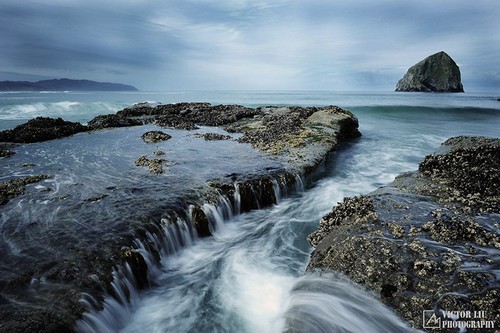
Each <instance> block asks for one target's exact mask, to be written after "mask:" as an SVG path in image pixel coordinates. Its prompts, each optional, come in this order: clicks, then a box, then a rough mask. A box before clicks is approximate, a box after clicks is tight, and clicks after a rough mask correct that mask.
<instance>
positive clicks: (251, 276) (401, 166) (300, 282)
mask: <svg viewBox="0 0 500 333" xmlns="http://www.w3.org/2000/svg"><path fill="white" fill-rule="evenodd" d="M46 95H47V96H46ZM496 98H497V96H496V95H494V94H418V93H415V94H413V93H359V92H352V93H332V92H242V91H237V92H236V91H235V92H172V93H81V94H80V93H78V94H77V93H69V92H67V93H54V94H40V93H8V94H0V127H2V128H11V127H13V125H14V124H16V123H17V122H22V121H25V120H27V119H28V118H31V117H35V116H51V117H57V116H61V117H63V118H64V119H67V120H74V121H81V122H86V121H88V120H90V119H91V118H92V117H93V116H95V115H97V114H104V113H112V112H115V111H118V110H119V109H121V108H123V107H125V106H128V105H131V104H133V103H136V102H142V101H150V102H161V103H172V102H182V101H208V102H211V103H213V104H220V103H224V104H243V105H246V106H251V107H255V106H259V105H303V106H312V105H318V106H320V105H330V104H333V105H338V106H340V107H343V108H347V109H349V110H351V111H352V112H353V113H354V114H355V115H356V116H357V117H358V118H359V121H360V131H361V132H362V134H363V136H362V137H361V138H359V139H356V140H352V141H351V142H349V143H346V144H344V145H342V146H341V147H339V149H338V150H337V151H336V152H335V153H334V154H332V155H331V156H330V157H329V158H328V159H327V160H325V163H324V164H323V165H322V166H321V167H320V169H319V170H318V172H317V173H316V174H315V176H314V177H311V178H310V179H308V180H305V189H304V190H303V191H297V192H296V193H294V194H292V195H288V196H286V197H284V198H283V199H282V200H281V201H280V202H279V204H277V205H274V206H273V207H269V208H266V209H263V210H259V211H253V212H249V213H245V214H241V215H236V216H234V217H232V218H228V217H226V218H225V219H224V221H223V227H220V228H219V229H218V230H217V231H216V232H215V234H214V236H213V237H211V238H206V239H194V240H193V242H192V244H190V245H189V246H185V247H183V248H179V249H176V251H173V253H172V252H171V253H170V254H168V255H166V256H164V258H162V266H161V267H160V268H159V271H158V272H157V275H156V277H155V286H154V287H152V288H151V289H149V290H146V291H143V292H140V293H138V294H137V295H136V296H135V297H134V299H133V301H132V303H131V304H128V305H127V306H123V304H115V303H113V304H114V305H113V304H112V305H109V307H108V309H111V310H112V311H109V312H107V313H104V312H98V311H94V312H91V313H89V314H88V315H87V316H86V317H85V319H84V321H82V322H80V323H79V326H78V328H79V329H80V330H81V331H102V330H104V331H106V330H107V331H121V332H145V331H147V332H281V331H283V330H284V329H289V330H290V331H294V332H295V331H297V332H325V333H326V332H403V331H407V330H409V328H408V326H407V325H406V324H405V323H404V322H403V321H402V320H400V319H399V318H397V316H396V315H395V314H394V313H393V312H392V311H391V310H390V309H388V308H386V307H385V306H383V305H382V304H381V303H380V302H379V301H378V300H377V299H376V297H375V296H374V295H371V294H370V293H369V292H367V291H366V290H363V288H362V287H360V286H356V285H354V284H353V283H351V282H350V281H348V280H347V279H345V278H344V277H342V276H340V275H336V274H335V273H331V274H326V275H318V274H305V275H304V272H305V267H306V265H307V261H308V257H309V254H310V252H311V250H312V249H311V247H310V246H309V244H308V243H307V241H306V237H307V235H308V234H309V233H311V232H312V231H313V230H314V229H315V228H316V227H317V225H318V223H319V219H320V218H321V217H322V216H323V215H325V214H326V213H328V212H329V211H330V210H331V208H332V207H333V206H334V205H335V204H336V203H337V202H340V201H342V199H343V198H344V197H347V196H353V195H359V194H366V193H369V192H370V191H373V190H375V189H377V188H378V187H380V186H384V185H387V184H388V183H390V182H391V181H392V180H393V179H394V177H395V176H396V175H397V174H399V173H401V172H405V171H412V170H415V169H417V167H418V163H419V161H421V160H422V159H423V158H424V156H425V155H427V154H430V153H432V152H433V151H435V150H436V149H437V148H438V147H439V145H440V143H441V142H443V141H445V140H446V139H447V138H449V137H451V136H456V135H484V136H495V137H498V136H499V134H500V130H499V129H500V102H498V101H497V100H496ZM45 144H47V145H49V146H51V145H57V144H58V143H57V141H52V142H48V143H45ZM75 144H76V143H75ZM122 209H124V210H126V209H127V207H122ZM109 304H111V303H109Z"/></svg>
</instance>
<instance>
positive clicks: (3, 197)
mask: <svg viewBox="0 0 500 333" xmlns="http://www.w3.org/2000/svg"><path fill="white" fill-rule="evenodd" d="M49 178H51V177H50V176H48V175H39V176H28V177H23V178H15V179H11V180H9V181H6V182H0V205H3V204H5V203H6V202H7V201H8V200H9V199H11V198H13V197H15V196H18V195H20V194H22V193H23V192H24V188H25V187H26V185H28V184H34V183H38V182H40V181H42V180H44V179H49Z"/></svg>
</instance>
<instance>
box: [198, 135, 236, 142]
mask: <svg viewBox="0 0 500 333" xmlns="http://www.w3.org/2000/svg"><path fill="white" fill-rule="evenodd" d="M194 136H195V137H197V138H203V139H205V141H216V140H231V139H232V138H231V136H229V135H224V134H217V133H204V134H195V135H194Z"/></svg>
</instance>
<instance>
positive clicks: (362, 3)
mask: <svg viewBox="0 0 500 333" xmlns="http://www.w3.org/2000/svg"><path fill="white" fill-rule="evenodd" d="M499 14H500V3H498V2H496V1H488V0H478V1H474V2H473V3H471V2H470V1H465V0H462V1H451V0H443V1H439V2H436V1H434V0H432V1H431V0H420V1H404V2H402V1H396V0H380V1H377V2H373V1H368V0H357V1H334V2H333V1H326V0H312V1H308V2H304V1H298V0H265V1H250V0H220V1H212V0H182V1H181V0H168V1H160V0H149V1H146V0H126V1H118V0H111V1H97V0H89V1H81V0H64V1H63V0H47V1H44V2H42V1H14V0H4V1H2V3H0V52H1V54H2V57H1V58H0V68H2V69H3V70H4V71H5V72H17V73H25V74H33V75H41V76H53V77H58V76H61V75H64V76H68V77H73V78H82V77H85V78H89V79H96V80H103V81H112V80H115V81H121V82H125V83H130V84H135V85H137V86H139V87H140V88H141V89H152V90H161V89H207V88H216V89H234V88H235V87H237V88H238V89H326V90H330V89H333V90H350V89H355V90H358V89H376V90H377V89H383V90H388V89H391V90H392V89H393V88H394V85H395V83H396V82H397V80H398V79H399V78H400V77H401V76H402V75H403V74H404V72H405V71H406V69H407V68H408V67H409V66H411V65H413V64H414V63H416V62H418V61H419V60H421V59H423V58H424V57H426V56H428V55H430V54H432V53H434V52H437V51H441V50H445V51H446V52H448V53H449V54H450V55H451V56H452V57H453V58H454V59H455V60H456V61H457V63H459V65H460V66H461V68H462V76H463V80H464V85H465V86H466V88H467V85H468V84H469V83H470V84H471V85H472V84H473V85H475V86H477V87H479V88H481V89H483V88H484V86H485V85H486V86H487V85H494V84H497V87H498V86H500V85H498V83H499V81H498V75H495V74H492V73H498V72H499V71H500V69H499V66H500V65H499V63H498V60H497V59H499V58H500V36H499V35H498V34H497V33H496V31H500V23H499V22H498V21H499V20H498V19H497V18H498V16H499ZM4 75H6V74H4ZM493 87H494V86H493Z"/></svg>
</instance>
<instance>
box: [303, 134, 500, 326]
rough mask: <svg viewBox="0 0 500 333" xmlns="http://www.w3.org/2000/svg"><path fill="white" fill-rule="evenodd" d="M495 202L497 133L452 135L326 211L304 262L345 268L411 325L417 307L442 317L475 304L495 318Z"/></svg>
mask: <svg viewBox="0 0 500 333" xmlns="http://www.w3.org/2000/svg"><path fill="white" fill-rule="evenodd" d="M499 203H500V139H492V138H484V137H455V138H451V139H449V140H447V141H446V142H444V143H443V145H442V146H441V148H440V149H439V150H438V151H437V152H436V153H435V154H434V155H430V156H427V157H426V158H425V159H424V160H423V161H422V162H421V163H420V165H419V170H418V171H416V172H410V173H405V174H402V175H400V176H398V177H397V178H396V180H395V181H394V182H393V183H391V184H390V185H389V186H387V187H384V188H380V189H378V190H377V191H375V192H373V193H370V194H368V195H364V196H359V197H352V198H346V199H345V200H344V201H343V202H342V203H339V204H338V205H337V206H336V207H334V208H333V210H332V211H331V213H329V214H328V215H326V216H324V217H323V219H322V220H321V222H320V226H319V228H318V229H317V230H316V231H315V232H314V233H313V234H311V235H310V236H309V241H310V243H311V244H312V245H313V246H314V248H315V249H314V252H313V253H312V254H311V258H310V263H309V266H308V270H309V271H312V270H333V271H337V272H341V273H343V274H345V275H346V276H347V277H349V278H350V279H352V280H353V281H355V282H357V283H359V284H361V285H363V286H365V287H366V288H367V289H369V290H371V291H373V292H374V293H375V294H376V295H378V296H379V298H380V299H381V300H382V301H383V302H385V303H386V304H388V305H389V306H391V307H392V308H394V309H395V310H396V312H397V313H398V314H399V315H400V316H401V317H402V318H404V319H406V320H408V321H409V322H410V323H411V324H412V326H413V327H416V328H422V326H423V320H424V318H423V317H422V316H423V311H424V310H429V312H428V313H429V315H430V314H435V315H436V317H435V318H439V319H440V320H443V321H444V320H451V319H449V318H448V319H447V318H446V316H444V313H445V312H444V311H465V312H464V313H474V311H483V312H476V313H481V318H479V319H478V320H481V321H483V322H489V323H495V328H497V327H498V326H497V325H498V324H499V323H500V310H499V309H500V283H499V278H498V276H497V275H495V271H498V269H499V268H500V266H499V262H500V261H499V259H500V234H499V232H498V230H499V223H500V206H499ZM467 311H469V312H467ZM455 319H457V318H455ZM458 320H459V321H460V320H465V321H471V319H470V318H463V317H462V318H458ZM490 327H491V326H490ZM432 331H433V332H457V329H433V330H432ZM486 331H488V332H490V331H491V332H492V331H493V330H484V327H483V328H477V329H475V328H469V330H468V332H486Z"/></svg>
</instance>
